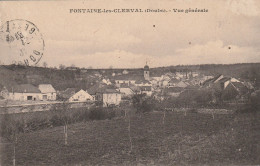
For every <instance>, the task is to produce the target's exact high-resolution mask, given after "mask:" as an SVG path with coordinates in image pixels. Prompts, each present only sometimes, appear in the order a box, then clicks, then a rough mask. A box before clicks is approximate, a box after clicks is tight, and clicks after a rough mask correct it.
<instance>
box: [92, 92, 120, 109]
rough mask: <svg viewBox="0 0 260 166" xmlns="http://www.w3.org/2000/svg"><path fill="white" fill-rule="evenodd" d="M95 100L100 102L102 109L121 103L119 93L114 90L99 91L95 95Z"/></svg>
mask: <svg viewBox="0 0 260 166" xmlns="http://www.w3.org/2000/svg"><path fill="white" fill-rule="evenodd" d="M96 100H97V101H100V102H102V105H103V107H108V106H111V105H115V106H116V105H119V104H120V102H121V93H120V92H119V91H117V90H116V89H100V90H99V91H98V92H97V93H96Z"/></svg>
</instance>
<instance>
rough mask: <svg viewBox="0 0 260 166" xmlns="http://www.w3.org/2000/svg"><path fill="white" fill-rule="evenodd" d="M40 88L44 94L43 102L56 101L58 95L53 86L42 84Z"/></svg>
mask: <svg viewBox="0 0 260 166" xmlns="http://www.w3.org/2000/svg"><path fill="white" fill-rule="evenodd" d="M38 88H39V90H40V91H41V93H42V98H41V100H56V98H57V93H56V90H55V89H54V88H53V86H52V85H51V84H40V85H39V86H38Z"/></svg>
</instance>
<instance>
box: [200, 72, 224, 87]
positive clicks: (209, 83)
mask: <svg viewBox="0 0 260 166" xmlns="http://www.w3.org/2000/svg"><path fill="white" fill-rule="evenodd" d="M222 78H224V76H223V75H222V74H219V75H217V76H215V77H213V78H210V79H208V80H206V81H204V82H203V83H202V85H203V86H204V87H208V88H209V87H212V86H213V85H214V83H217V82H218V81H219V80H221V79H222Z"/></svg>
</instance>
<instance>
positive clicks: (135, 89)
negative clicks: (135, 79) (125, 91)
mask: <svg viewBox="0 0 260 166" xmlns="http://www.w3.org/2000/svg"><path fill="white" fill-rule="evenodd" d="M130 89H131V90H132V91H133V92H140V91H141V89H140V88H139V87H138V86H130Z"/></svg>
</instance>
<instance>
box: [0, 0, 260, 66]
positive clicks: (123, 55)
mask: <svg viewBox="0 0 260 166" xmlns="http://www.w3.org/2000/svg"><path fill="white" fill-rule="evenodd" d="M97 8H98V9H99V8H101V9H118V8H120V9H121V8H123V9H126V8H134V9H135V8H138V9H143V10H145V9H158V8H159V9H166V10H172V9H184V10H185V9H189V8H191V9H195V8H198V9H208V12H207V13H174V12H167V13H107V14H104V13H101V14H100V13H99V14H93V13H88V14H87V13H85V14H83V13H81V14H79V13H78V14H76V13H70V9H97ZM14 19H24V20H28V21H31V22H33V23H34V24H35V25H36V26H37V27H38V28H39V31H40V32H41V34H42V36H43V38H44V42H45V50H44V55H43V57H42V59H41V61H40V62H39V63H40V64H42V63H43V62H47V64H48V65H49V66H59V64H64V65H66V66H70V65H72V64H74V65H76V66H79V67H90V66H91V67H93V68H108V67H111V66H112V67H113V68H133V67H142V66H144V65H145V63H146V61H147V62H148V64H149V65H150V66H151V67H157V66H169V65H179V64H208V63H210V64H212V63H215V64H220V63H221V64H227V63H248V62H260V1H259V0H218V1H216V0H194V1H193V0H172V1H170V0H147V1H145V0H142V1H141V0H131V1H126V0H112V1H107V0H95V1H87V0H85V1H73V2H72V1H55V2H54V1H37V2H35V1H23V2H14V1H6V2H0V24H4V23H5V22H6V21H8V20H14ZM0 44H1V43H0ZM0 47H1V48H0V55H1V62H2V63H5V62H6V63H7V61H8V58H9V59H10V56H11V55H9V54H10V53H9V52H8V50H4V49H5V48H3V47H4V46H3V44H2V46H0Z"/></svg>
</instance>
